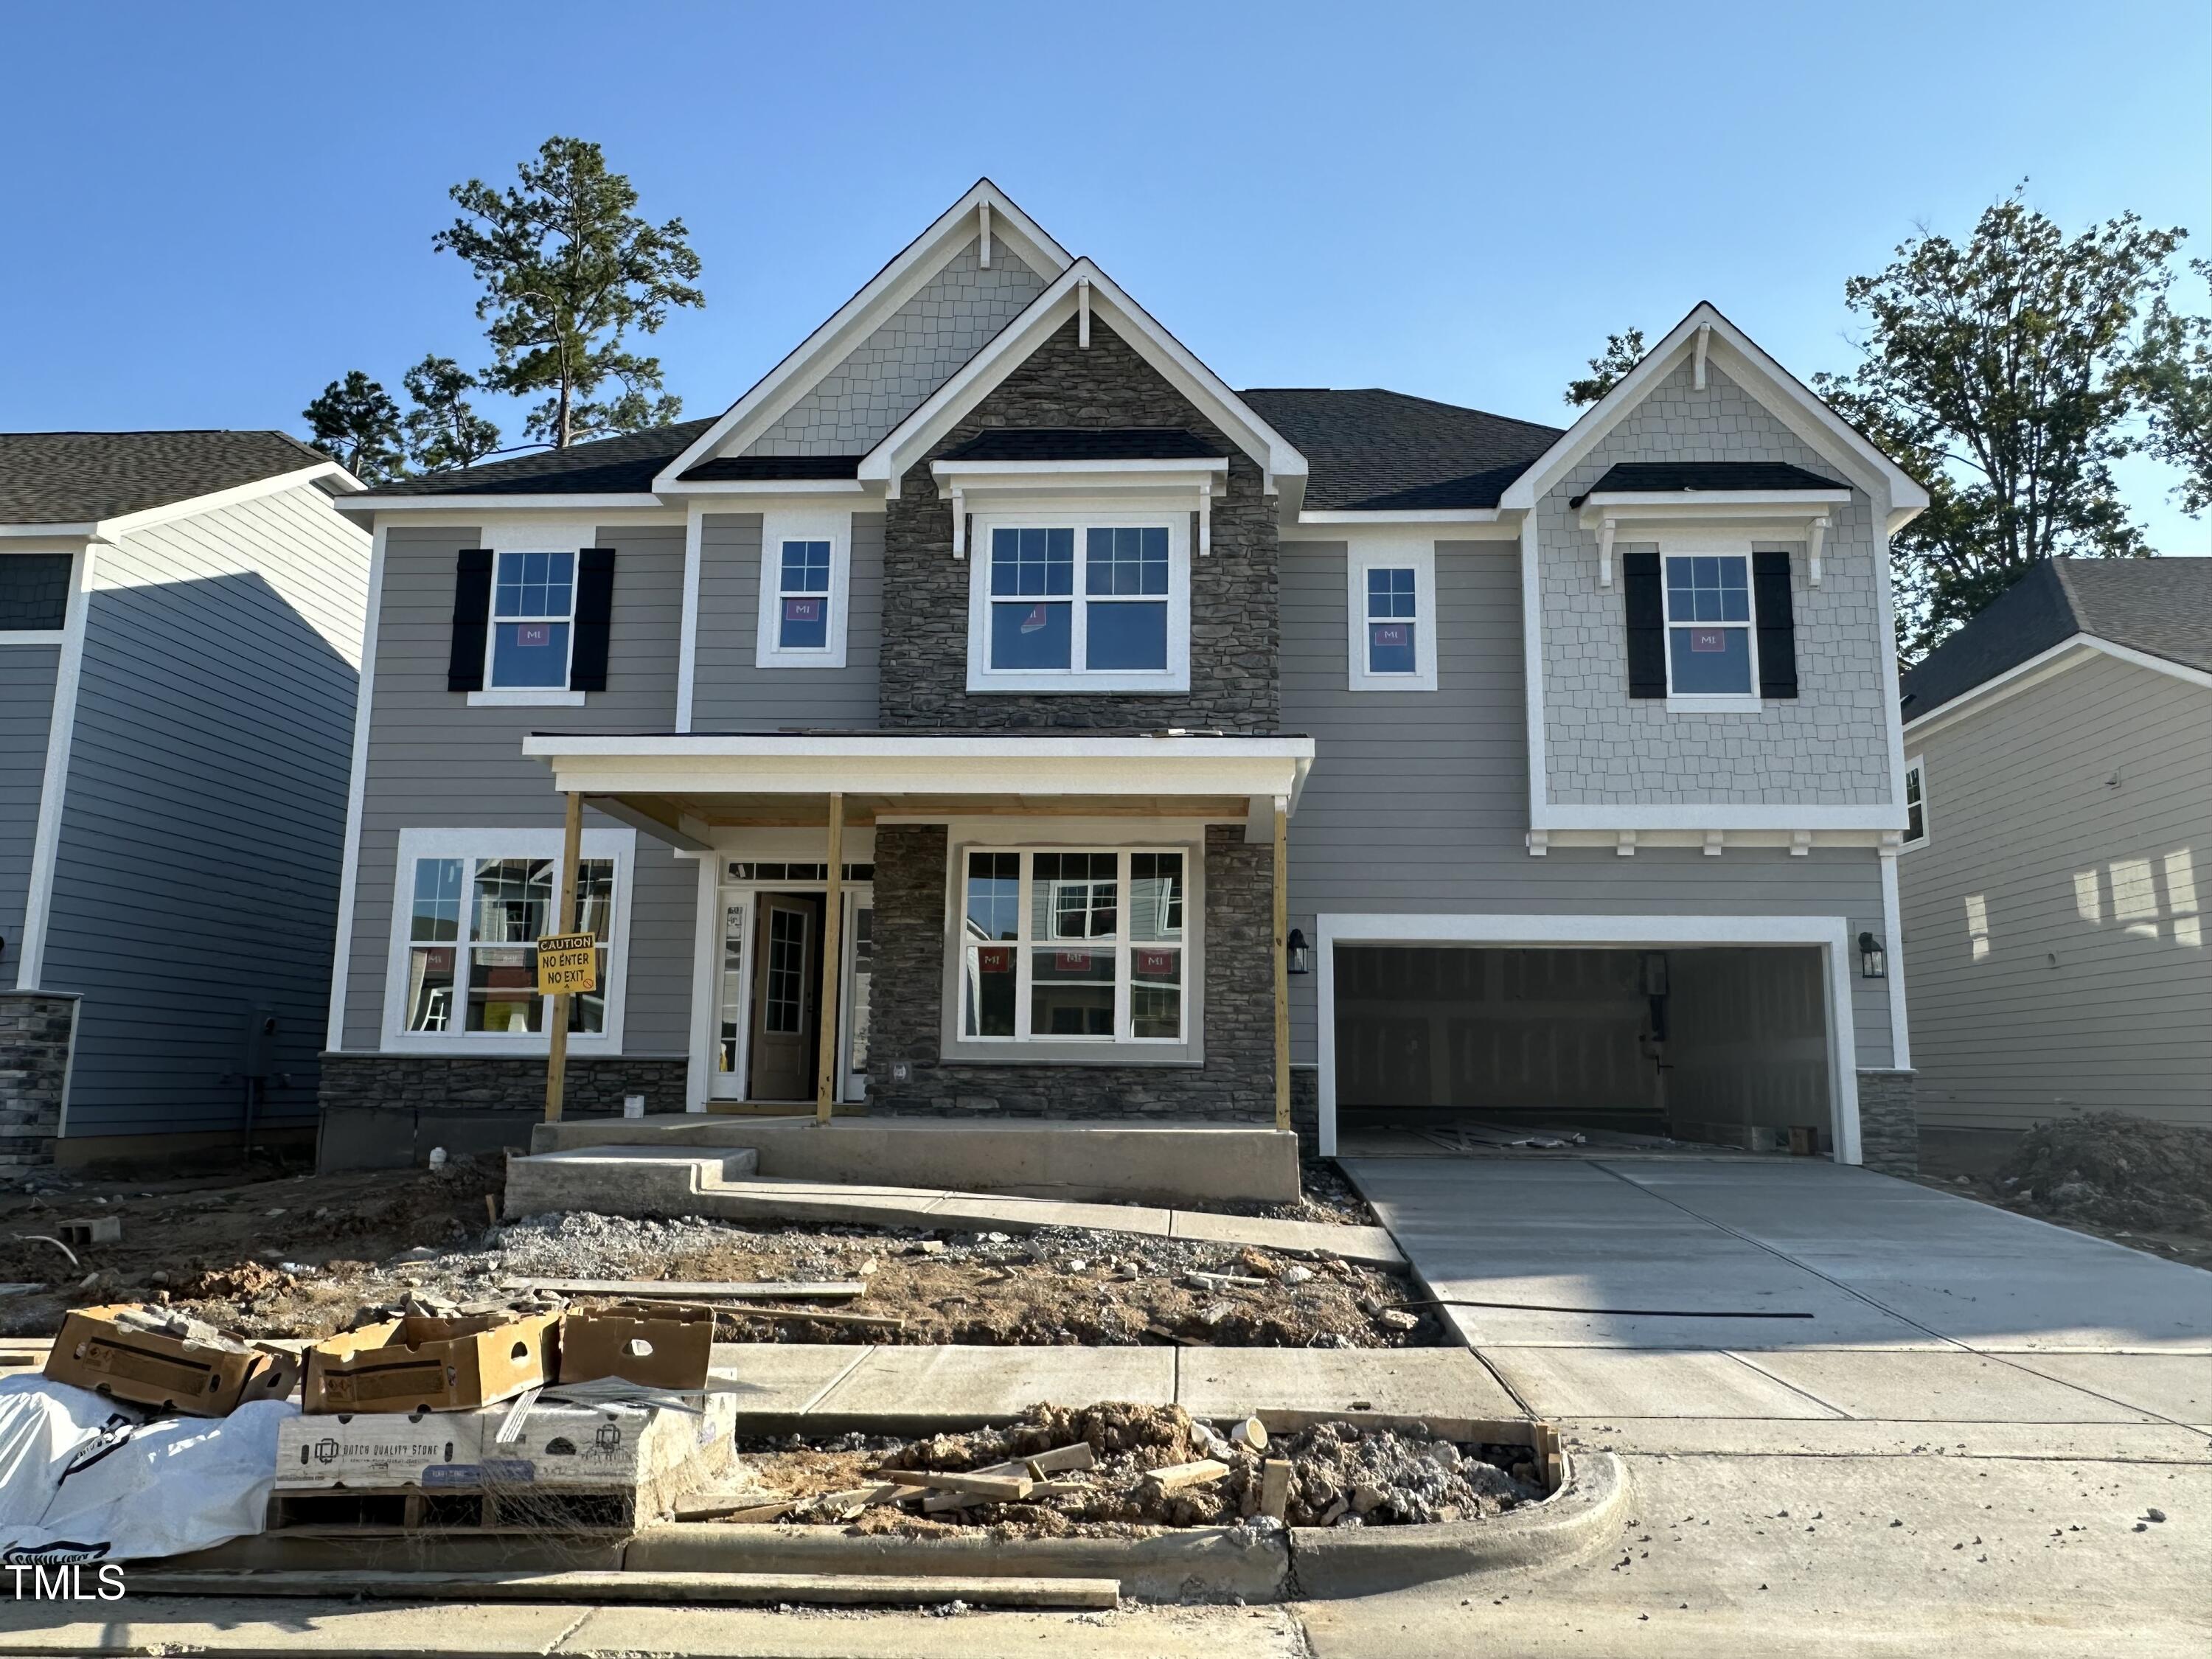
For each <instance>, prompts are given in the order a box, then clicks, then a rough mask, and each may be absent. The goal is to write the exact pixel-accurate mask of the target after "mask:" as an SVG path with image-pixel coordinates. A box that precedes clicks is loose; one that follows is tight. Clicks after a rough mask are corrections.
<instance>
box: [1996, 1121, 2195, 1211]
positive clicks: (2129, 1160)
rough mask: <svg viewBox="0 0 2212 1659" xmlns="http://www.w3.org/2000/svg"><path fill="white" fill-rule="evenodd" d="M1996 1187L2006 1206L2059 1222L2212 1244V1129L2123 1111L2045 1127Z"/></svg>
mask: <svg viewBox="0 0 2212 1659" xmlns="http://www.w3.org/2000/svg"><path fill="white" fill-rule="evenodd" d="M1996 1195H1997V1201H1998V1202H1999V1203H2002V1204H2006V1205H2008V1206H2012V1207H2015V1208H2017V1209H2021V1210H2024V1211H2026V1212H2028V1213H2029V1214H2031V1215H2037V1216H2043V1217H2047V1218H2050V1219H2051V1220H2054V1221H2064V1222H2071V1223H2075V1224H2076V1225H2088V1226H2091V1227H2093V1228H2095V1229H2097V1230H2100V1231H2113V1230H2119V1229H2126V1230H2130V1231H2137V1232H2154V1233H2174V1234H2182V1235H2186V1236H2191V1237H2197V1238H2207V1239H2212V1129H2200V1128H2196V1127H2191V1126H2189V1125H2186V1124H2179V1123H2159V1122H2154V1121H2152V1120H2150V1119H2148V1118H2142V1117H2130V1116H2128V1115H2126V1114H2124V1113H2121V1112H2093V1113H2090V1114H2089V1115H2086V1116H2083V1117H2078V1118H2069V1119H2067V1120H2064V1121H2059V1122H2054V1123H2044V1124H2039V1125H2038V1126H2037V1127H2034V1128H2033V1129H2031V1130H2029V1131H2028V1132H2027V1134H2026V1135H2024V1136H2022V1137H2021V1142H2020V1145H2019V1146H2017V1147H2015V1149H2014V1151H2013V1154H2012V1156H2011V1158H2008V1159H2007V1160H2006V1162H2005V1164H2004V1166H2003V1167H2002V1169H2001V1170H1998V1172H1997V1177H1996Z"/></svg>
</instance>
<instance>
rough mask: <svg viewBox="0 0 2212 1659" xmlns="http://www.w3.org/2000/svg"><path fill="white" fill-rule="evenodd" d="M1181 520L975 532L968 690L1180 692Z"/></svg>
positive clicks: (1081, 517) (1117, 519) (1184, 609)
mask: <svg viewBox="0 0 2212 1659" xmlns="http://www.w3.org/2000/svg"><path fill="white" fill-rule="evenodd" d="M979 532H980V533H979V534H978V536H977V538H976V542H977V546H978V549H979V552H978V556H977V557H976V559H975V564H976V574H975V585H976V593H975V602H974V614H973V617H972V619H971V626H970V629H969V677H968V678H969V690H977V691H988V690H1021V691H1055V690H1064V691H1082V690H1163V691H1170V690H1187V689H1188V686H1189V684H1190V641H1189V565H1188V547H1187V544H1188V539H1189V528H1188V514H1187V513H1161V514H1158V515H1157V516H1154V517H1149V518H1148V517H1146V516H1145V515H1138V514H1127V513H1116V514H1098V513H1090V514H1070V515H1069V516H1068V517H1067V518H1066V519H1065V520H1058V521H1054V520H1051V519H1048V518H1030V517H1024V518H1022V519H1020V520H1014V521H1007V520H996V521H994V520H990V519H986V520H983V521H982V523H981V525H980V526H979Z"/></svg>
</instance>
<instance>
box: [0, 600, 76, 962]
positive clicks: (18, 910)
mask: <svg viewBox="0 0 2212 1659" xmlns="http://www.w3.org/2000/svg"><path fill="white" fill-rule="evenodd" d="M61 654H62V648H61V647H59V646H58V645H8V644H4V643H0V939H4V940H6V941H7V943H6V945H5V946H4V947H0V988H7V987H13V986H14V984H15V963H16V959H17V958H16V952H17V951H18V949H19V948H20V947H21V943H22V939H23V905H24V902H25V898H26V896H27V893H28V892H29V890H30V880H31V843H32V842H33V841H34V840H35V839H36V838H37V836H38V832H39V795H40V789H41V788H42V787H43V785H44V781H45V777H46V735H47V733H48V732H50V731H51V730H52V724H53V714H54V675H55V672H56V671H57V670H58V668H59V666H60V664H61Z"/></svg>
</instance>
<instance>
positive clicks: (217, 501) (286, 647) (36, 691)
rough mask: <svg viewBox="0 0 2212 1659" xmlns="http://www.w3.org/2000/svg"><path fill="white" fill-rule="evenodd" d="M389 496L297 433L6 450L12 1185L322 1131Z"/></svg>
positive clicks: (0, 1132) (2, 656) (6, 883)
mask: <svg viewBox="0 0 2212 1659" xmlns="http://www.w3.org/2000/svg"><path fill="white" fill-rule="evenodd" d="M360 488H361V486H360V485H359V484H358V483H356V481H355V480H354V479H353V478H352V477H350V476H349V475H348V474H347V473H346V472H345V471H343V469H342V468H340V467H339V466H338V465H337V463H336V462H334V461H331V460H330V459H327V458H326V457H325V456H322V455H319V454H318V453H315V452H314V451H313V450H312V449H309V448H308V447H307V446H306V445H305V444H302V443H301V442H300V441H298V440H297V439H295V438H292V437H289V436H287V435H285V434H283V433H281V432H250V431H248V432H230V431H181V432H9V433H0V1166H4V1165H19V1164H43V1163H47V1162H50V1161H54V1160H57V1159H58V1160H59V1161H61V1162H64V1163H69V1164H82V1163H84V1162H87V1161H89V1160H92V1159H95V1158H104V1157H111V1156H143V1155H145V1154H148V1153H156V1154H160V1155H163V1156H169V1155H174V1154H176V1153H179V1152H188V1151H194V1150H200V1151H216V1152H225V1153H228V1152H230V1151H231V1150H232V1149H235V1148H238V1147H240V1146H242V1144H243V1143H244V1142H246V1140H247V1139H256V1140H264V1139H294V1140H297V1139H304V1138H307V1137H308V1136H311V1135H312V1134H313V1131H314V1128H315V1125H316V1101H317V1092H316V1083H317V1079H316V1056H317V1054H319V1053H320V1051H321V1048H322V1028H323V1024H324V1021H325V1017H326V1012H327V1004H326V997H327V993H328V989H329V975H330V963H331V931H332V923H333V921H334V918H335V915H336V909H337V888H338V874H339V868H340V866H341V864H342V862H343V858H342V852H343V837H344V830H345V823H346V776H347V772H346V764H347V759H348V757H349V755H350V754H351V752H352V726H353V713H354V708H355V705H356V700H357V692H358V675H359V670H360V658H359V654H358V653H359V652H360V649H361V637H362V618H363V615H364V608H365V605H366V602H367V598H368V566H369V538H368V536H366V535H364V534H363V533H362V531H361V530H360V529H359V528H358V527H357V526H355V525H353V524H351V523H349V522H348V521H347V520H344V519H343V518H341V517H340V516H339V515H338V514H337V512H335V511H334V510H333V505H332V503H333V498H334V497H336V496H339V495H344V494H346V493H347V492H349V491H352V490H357V489H360Z"/></svg>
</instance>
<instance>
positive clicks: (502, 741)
mask: <svg viewBox="0 0 2212 1659" xmlns="http://www.w3.org/2000/svg"><path fill="white" fill-rule="evenodd" d="M482 537H483V527H482V526H477V525H468V526H451V527H443V528H435V529H433V528H422V529H417V528H414V527H412V526H409V527H405V528H398V527H395V528H393V529H391V530H389V531H387V532H386V539H385V559H384V604H383V611H382V614H381V617H380V620H379V623H378V628H377V640H376V678H375V683H374V693H373V706H372V708H371V709H370V711H369V738H368V775H367V779H366V781H365V784H364V788H363V797H362V833H361V848H360V854H359V866H358V872H359V873H358V878H357V881H356V891H355V905H354V924H353V948H352V954H351V957H350V960H349V964H348V974H347V981H346V1018H345V1048H346V1049H347V1050H348V1051H349V1052H354V1051H373V1050H374V1049H375V1048H377V1047H378V1046H379V1044H380V1041H381V1038H382V1033H383V1017H384V1009H383V1004H384V981H385V968H386V963H387V962H388V960H389V957H390V950H391V944H392V888H393V881H394V878H395V874H396V872H395V869H394V860H395V859H396V857H397V854H398V838H399V831H400V830H401V829H411V828H430V827H440V826H445V827H452V828H466V829H501V828H510V827H511V828H525V827H529V828H554V827H557V826H558V825H559V824H560V823H561V821H562V807H561V799H560V797H559V796H558V795H557V794H556V793H554V790H553V785H552V778H551V775H550V774H549V772H548V771H547V769H546V767H545V764H544V762H542V761H537V760H530V759H526V758H525V757H524V756H523V753H522V739H523V738H524V737H525V736H526V734H528V733H529V732H537V731H564V732H667V731H672V730H674V729H675V724H676V665H677V657H678V640H679V638H680V630H681V627H682V617H683V589H684V529H683V526H681V525H678V524H669V525H665V526H664V525H652V526H625V527H609V526H602V527H601V528H599V530H598V532H596V534H595V535H594V537H593V538H592V539H593V542H594V544H596V545H598V546H600V547H605V548H611V549H613V550H614V552H615V585H614V600H613V613H612V617H611V622H610V626H609V643H608V659H607V689H606V690H605V691H595V692H592V693H591V694H590V695H589V696H588V698H587V700H586V702H585V704H584V705H583V706H582V707H581V708H471V707H469V705H468V700H467V698H466V697H465V696H463V695H462V694H460V693H458V692H453V691H448V690H447V689H446V669H447V658H448V654H449V645H450V630H451V628H452V623H453V580H454V568H455V560H456V556H457V555H458V554H459V552H460V550H462V549H464V548H471V547H476V546H478V545H480V544H481V541H482ZM585 823H586V826H587V827H604V826H608V825H610V824H611V820H609V819H606V818H604V817H600V816H599V814H598V813H596V812H592V811H586V814H585ZM697 882H698V876H697V866H696V863H695V862H694V861H693V860H689V859H679V858H678V857H677V856H676V855H675V854H674V853H673V851H672V850H671V849H670V848H668V847H667V846H666V845H665V843H663V842H657V841H654V840H653V839H651V838H650V837H648V836H642V835H641V836H639V837H638V840H637V860H636V873H635V881H634V891H633V892H632V893H631V895H630V896H629V903H630V905H631V907H632V908H631V911H630V934H629V946H630V954H629V964H628V969H629V988H628V992H627V995H626V1003H627V1014H626V1018H625V1023H624V1031H623V1054H625V1055H629V1056H638V1055H660V1056H671V1057H673V1056H680V1055H682V1054H684V1050H685V1048H686V1046H687V1044H688V1041H689V1036H688V1034H689V1020H690V984H691V958H690V951H691V935H692V929H693V924H694V913H695V911H696V904H697V892H698V886H697Z"/></svg>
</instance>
